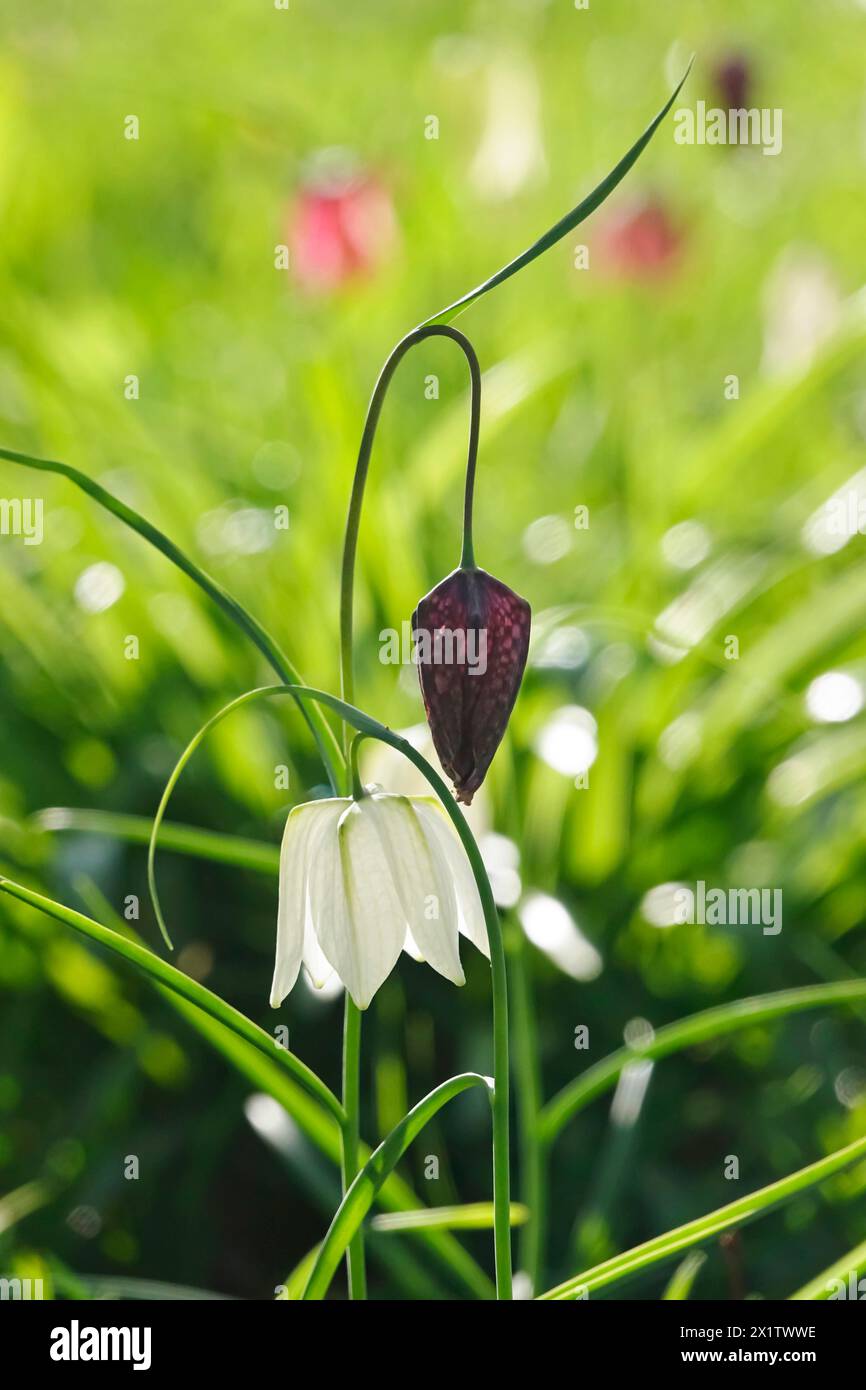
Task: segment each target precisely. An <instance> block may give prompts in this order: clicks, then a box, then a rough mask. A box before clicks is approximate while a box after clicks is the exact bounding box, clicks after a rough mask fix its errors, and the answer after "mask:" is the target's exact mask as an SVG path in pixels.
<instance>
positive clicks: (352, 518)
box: [340, 325, 481, 1298]
mask: <svg viewBox="0 0 866 1390" xmlns="http://www.w3.org/2000/svg"><path fill="white" fill-rule="evenodd" d="M431 337H443V338H450V339H451V340H452V341H453V342H455V343H457V344H458V346H459V347H461V348H462V350H463V352H464V354H465V356H466V360H467V362H468V363H469V376H470V382H471V392H470V422H469V452H468V461H467V465H466V498H465V505H464V531H463V560H462V563H464V564H466V563H470V564H471V563H472V491H473V486H474V479H475V460H476V456H477V453H478V429H479V422H480V418H481V370H480V368H479V366H478V358H477V357H476V355H475V351H474V349H473V347H472V344H471V343H470V342H469V339H468V338H466V337H465V336H464V335H463V334H462V333H460V332H459V331H458V330H457V329H456V328H446V327H444V326H440V325H437V326H435V327H430V328H422V329H416V330H415V332H414V333H410V334H408V336H407V337H405V338H404V339H403V340H402V342H400V343H398V344H397V346H396V347H395V349H394V351H393V352H392V353H391V356H390V357H389V358H388V360H387V362H386V363H385V365H384V367H383V368H382V372H381V374H380V376H379V380H378V381H377V382H376V386H375V388H374V390H373V395H372V398H371V401H370V405H369V408H368V410H367V418H366V420H365V422H364V431H363V434H362V436H361V445H360V449H359V451H358V461H357V463H356V465H355V476H354V480H353V483H352V495H351V498H350V500H349V515H348V518H347V521H346V534H345V539H344V541H343V566H342V577H341V587H340V682H341V689H342V692H343V698H344V699H345V700H348V701H350V702H351V701H352V699H353V698H354V689H355V679H354V653H353V646H352V626H353V615H354V592H355V557H356V555H357V550H358V530H359V528H360V525H361V509H362V506H363V502H364V488H365V484H366V481H367V471H368V469H369V465H370V455H371V453H372V451H373V440H374V438H375V436H376V426H377V424H378V421H379V416H380V414H381V411H382V405H383V403H384V400H385V395H386V393H387V390H388V386H389V384H390V382H391V378H392V377H393V375H394V372H395V371H396V369H397V365H398V363H399V362H400V360H401V359H402V357H403V356H404V354H405V353H407V352H408V351H409V348H410V347H413V346H414V344H415V343H420V342H421V341H422V340H423V339H424V338H431ZM467 555H468V556H469V560H468V561H467V559H466V557H467ZM343 747H344V751H345V754H346V761H347V763H350V765H351V773H350V775H351V778H352V784H353V787H354V790H355V794H356V795H357V794H358V793H359V791H360V778H359V776H358V764H357V739H355V740H353V741H352V742H351V743H350V732H349V726H348V724H344V726H343ZM343 1026H344V1034H343V1106H344V1108H345V1110H346V1114H347V1116H348V1125H347V1127H346V1129H345V1130H344V1133H343V1192H344V1194H345V1192H346V1190H347V1188H348V1186H349V1184H350V1183H351V1181H352V1179H353V1178H354V1176H355V1173H356V1171H357V1154H355V1156H353V1155H352V1153H351V1148H352V1134H354V1137H355V1149H356V1150H357V1133H358V1104H359V1095H358V1068H359V1056H360V1033H361V1022H360V1013H358V1011H357V1010H356V1009H355V1006H354V1004H353V1003H352V1002H351V1000H350V999H349V997H348V995H347V996H346V1013H345V1019H344V1025H343ZM348 1258H349V1292H350V1296H351V1297H352V1298H363V1297H365V1275H364V1245H363V1232H362V1231H361V1230H360V1229H359V1230H358V1232H357V1234H356V1235H355V1236H354V1237H353V1239H352V1243H351V1245H350V1247H349V1257H348Z"/></svg>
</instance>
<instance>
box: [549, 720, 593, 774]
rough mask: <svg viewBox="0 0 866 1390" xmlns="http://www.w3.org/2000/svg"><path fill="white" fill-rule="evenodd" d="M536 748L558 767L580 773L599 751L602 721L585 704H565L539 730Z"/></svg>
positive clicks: (552, 765) (589, 766)
mask: <svg viewBox="0 0 866 1390" xmlns="http://www.w3.org/2000/svg"><path fill="white" fill-rule="evenodd" d="M535 751H536V753H537V754H538V756H539V758H541V759H542V761H543V762H546V763H547V765H548V767H552V768H553V769H554V771H556V772H561V773H563V774H564V775H565V776H566V777H577V776H578V775H579V774H580V773H582V772H587V771H588V770H589V769H590V768H591V767H592V765H593V763H594V762H595V759H596V757H597V755H598V725H597V723H596V722H595V719H594V718H593V716H592V715H591V714H590V712H589V710H588V709H584V708H583V706H582V705H563V707H562V709H559V710H557V711H556V713H555V714H554V715H552V716H551V718H550V719H548V721H547V723H546V724H544V725H543V726H542V728H541V729H540V730H539V733H538V737H537V738H536V740H535Z"/></svg>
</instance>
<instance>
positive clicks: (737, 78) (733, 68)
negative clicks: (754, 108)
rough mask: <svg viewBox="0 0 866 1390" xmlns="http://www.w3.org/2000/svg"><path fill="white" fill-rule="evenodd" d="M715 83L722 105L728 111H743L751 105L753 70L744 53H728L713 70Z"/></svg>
mask: <svg viewBox="0 0 866 1390" xmlns="http://www.w3.org/2000/svg"><path fill="white" fill-rule="evenodd" d="M713 81H714V82H715V86H716V91H717V92H718V94H719V97H720V98H721V101H722V105H723V106H725V107H726V108H727V110H729V111H730V110H734V111H742V110H743V109H744V107H747V106H748V105H749V97H750V96H751V89H752V70H751V64H750V63H749V60H748V58H746V57H745V56H744V55H743V54H742V53H728V54H727V55H725V57H723V58H721V59H720V60H719V61H718V62H717V63H716V64H715V68H714V70H713Z"/></svg>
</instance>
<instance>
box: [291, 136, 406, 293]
mask: <svg viewBox="0 0 866 1390" xmlns="http://www.w3.org/2000/svg"><path fill="white" fill-rule="evenodd" d="M396 240H397V228H396V221H395V217H394V207H393V204H392V202H391V198H390V195H389V193H388V191H387V189H386V188H385V187H384V185H383V184H382V183H381V181H380V180H379V179H378V178H377V177H376V176H375V175H374V174H372V173H370V172H368V171H367V170H365V169H363V168H362V167H360V166H359V164H358V163H357V161H356V160H354V159H353V158H352V156H351V155H348V154H347V153H346V152H345V151H342V150H340V151H335V150H328V151H323V152H322V153H321V154H320V155H318V156H317V157H316V158H315V159H314V161H313V162H312V165H311V166H310V168H309V171H308V172H307V174H306V176H305V178H304V179H303V181H302V184H301V187H300V189H299V192H298V196H297V199H296V201H295V205H294V208H293V210H292V215H291V227H290V244H291V247H292V253H293V255H292V262H293V265H294V268H295V274H296V276H297V278H298V280H299V281H300V283H301V284H302V285H303V286H304V288H305V289H307V290H310V291H313V292H316V291H319V292H324V291H328V290H332V289H336V288H338V287H339V286H341V285H344V284H346V283H347V282H348V281H350V280H353V279H356V278H358V277H361V276H364V275H367V274H370V273H372V271H373V270H375V269H376V267H377V266H378V265H380V264H381V262H382V261H383V260H384V259H385V258H386V257H387V256H388V255H389V253H390V252H391V251H392V250H393V249H394V246H395V244H396Z"/></svg>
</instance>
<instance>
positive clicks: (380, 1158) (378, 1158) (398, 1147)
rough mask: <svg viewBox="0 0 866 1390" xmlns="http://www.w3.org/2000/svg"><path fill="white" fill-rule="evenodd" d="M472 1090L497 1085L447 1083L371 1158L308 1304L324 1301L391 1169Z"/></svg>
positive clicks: (465, 1077)
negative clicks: (433, 1123) (442, 1114)
mask: <svg viewBox="0 0 866 1390" xmlns="http://www.w3.org/2000/svg"><path fill="white" fill-rule="evenodd" d="M472 1086H484V1087H486V1088H487V1089H488V1090H492V1086H493V1083H492V1081H491V1079H490V1078H489V1077H486V1076H480V1075H479V1074H478V1073H477V1072H463V1073H462V1074H461V1075H460V1076H452V1077H450V1078H449V1080H448V1081H443V1082H442V1084H441V1086H437V1087H436V1088H435V1089H434V1090H432V1091H430V1093H429V1094H428V1095H426V1096H425V1097H424V1099H423V1100H420V1101H419V1102H418V1104H417V1105H414V1106H413V1107H412V1109H411V1110H410V1111H409V1112H408V1114H406V1115H404V1116H403V1119H402V1120H401V1121H400V1123H399V1124H397V1125H395V1126H394V1128H393V1129H392V1130H391V1133H390V1134H389V1135H388V1137H387V1138H386V1139H384V1140H383V1141H382V1143H381V1144H380V1145H379V1147H378V1148H377V1149H376V1150H375V1151H374V1152H373V1153H372V1154H371V1155H370V1157H369V1158H368V1159H367V1162H366V1163H365V1164H364V1166H363V1168H362V1169H361V1170H360V1172H359V1173H358V1175H357V1177H356V1178H355V1180H354V1182H353V1183H352V1185H351V1186H350V1188H349V1190H348V1192H347V1193H346V1195H345V1197H344V1198H343V1200H342V1202H341V1203H340V1205H339V1207H338V1208H337V1210H336V1212H335V1214H334V1219H333V1221H332V1222H331V1224H330V1226H329V1227H328V1231H327V1234H326V1236H325V1239H324V1240H323V1241H322V1244H321V1246H320V1248H319V1253H318V1255H317V1256H316V1260H315V1263H314V1265H313V1270H312V1273H311V1274H310V1280H309V1283H308V1284H307V1287H306V1289H305V1290H304V1298H305V1299H306V1300H310V1299H321V1298H324V1296H325V1294H326V1293H327V1291H328V1286H329V1285H330V1282H331V1280H332V1279H333V1277H334V1275H335V1273H336V1272H337V1268H338V1266H339V1264H340V1261H341V1259H342V1258H343V1255H344V1254H345V1252H346V1249H347V1248H348V1246H349V1243H350V1241H351V1240H352V1237H353V1236H354V1235H355V1233H356V1231H358V1230H359V1229H360V1226H361V1222H362V1221H363V1220H364V1217H365V1216H366V1215H367V1212H368V1211H369V1210H370V1207H371V1206H372V1204H373V1202H374V1200H375V1197H376V1193H377V1192H378V1191H379V1189H380V1187H381V1186H382V1184H383V1183H384V1182H385V1180H386V1179H387V1177H388V1175H389V1174H390V1172H391V1169H392V1168H394V1167H395V1166H396V1164H397V1163H399V1161H400V1159H401V1158H402V1157H403V1154H404V1153H405V1152H406V1150H407V1148H408V1147H409V1145H410V1144H411V1143H412V1140H413V1139H415V1138H416V1137H417V1136H418V1135H419V1134H420V1133H421V1130H422V1129H423V1128H424V1126H425V1125H426V1124H427V1123H428V1122H429V1121H430V1120H432V1118H433V1116H434V1115H436V1114H437V1113H438V1111H440V1110H441V1109H442V1107H443V1105H447V1104H448V1102H449V1100H453V1099H454V1097H455V1096H458V1095H460V1093H461V1092H462V1091H466V1090H469V1088H470V1087H472Z"/></svg>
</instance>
